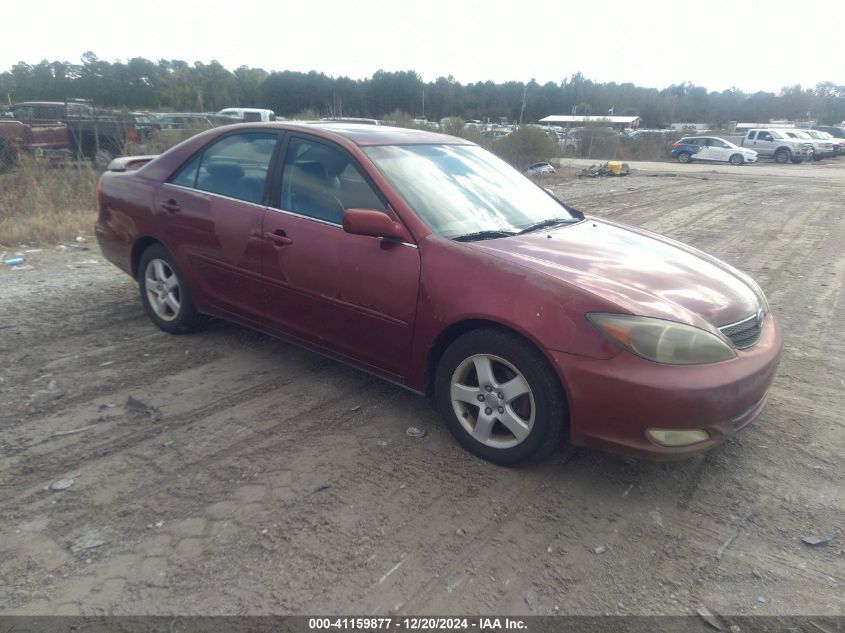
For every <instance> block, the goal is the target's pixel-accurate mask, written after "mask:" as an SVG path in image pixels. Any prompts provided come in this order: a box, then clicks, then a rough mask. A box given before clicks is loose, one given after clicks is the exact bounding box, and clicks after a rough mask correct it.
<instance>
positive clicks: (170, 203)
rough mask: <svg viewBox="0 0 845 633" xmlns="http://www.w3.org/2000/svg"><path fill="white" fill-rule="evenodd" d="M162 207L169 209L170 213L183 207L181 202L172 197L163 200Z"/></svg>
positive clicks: (176, 211)
mask: <svg viewBox="0 0 845 633" xmlns="http://www.w3.org/2000/svg"><path fill="white" fill-rule="evenodd" d="M161 208H162V209H164V210H165V211H167V212H168V213H178V212H179V211H180V210H181V209H182V207H180V206H179V204H178V203H177V202H176V201H175V200H174V199H173V198H171V199H170V200H168V201H167V202H162V203H161Z"/></svg>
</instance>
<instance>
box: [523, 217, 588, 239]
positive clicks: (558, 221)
mask: <svg viewBox="0 0 845 633" xmlns="http://www.w3.org/2000/svg"><path fill="white" fill-rule="evenodd" d="M580 221H581V219H580V218H550V219H548V220H543V221H541V222H537V223H536V224H532V225H531V226H527V227H525V228H524V229H522V230H521V231H520V232H519V233H517V235H523V234H525V233H531V232H532V231H539V230H540V229H545V228H548V227H550V226H558V225H560V224H575V223H576V222H580Z"/></svg>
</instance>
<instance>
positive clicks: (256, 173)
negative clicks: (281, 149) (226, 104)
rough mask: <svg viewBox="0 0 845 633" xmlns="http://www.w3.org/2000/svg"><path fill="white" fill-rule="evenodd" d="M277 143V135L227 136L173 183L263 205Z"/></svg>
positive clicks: (186, 168) (190, 163)
mask: <svg viewBox="0 0 845 633" xmlns="http://www.w3.org/2000/svg"><path fill="white" fill-rule="evenodd" d="M276 141H277V136H276V135H275V134H262V133H244V134H233V135H231V136H226V137H224V138H222V139H220V140H219V141H216V142H214V143H213V144H212V145H210V146H209V147H207V148H206V149H205V151H203V152H202V154H200V155H199V156H197V157H196V158H194V159H193V160H191V161H190V162H189V163H188V164H187V165H185V166H184V167H183V168H182V169H180V170H179V171H178V172H177V173H176V175H175V176H173V177H172V178H171V179H170V181H169V182H171V183H173V184H174V185H182V186H183V187H192V188H195V189H200V190H202V191H208V192H209V193H217V194H220V195H222V196H227V197H229V198H237V199H238V200H244V201H246V202H252V203H255V204H261V203H262V202H263V199H264V184H265V182H266V180H267V170H268V169H269V167H270V160H271V159H272V158H273V150H274V149H275V147H276Z"/></svg>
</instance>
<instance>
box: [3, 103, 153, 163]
mask: <svg viewBox="0 0 845 633" xmlns="http://www.w3.org/2000/svg"><path fill="white" fill-rule="evenodd" d="M11 112H12V116H13V118H14V119H15V120H17V121H20V122H21V123H25V124H29V125H45V124H54V123H63V124H64V125H65V126H66V127H67V131H68V136H69V139H70V149H71V152H72V153H73V155H74V156H83V157H85V158H88V159H90V160H93V161H94V162H96V163H98V164H100V163H102V166H103V167H105V165H106V164H108V162H109V161H110V160H111V159H112V158H114V157H115V156H118V155H120V154H122V153H123V148H124V147H125V146H126V142H127V140H132V139H134V138H136V137H137V130H136V129H135V123H134V120H133V119H132V118H131V117H127V116H124V115H123V114H122V113H120V112H109V111H102V110H98V109H95V108H94V107H93V106H92V105H91V104H90V103H86V102H83V101H70V100H69V101H67V102H65V101H26V102H23V103H16V104H15V105H13V106H12V107H11Z"/></svg>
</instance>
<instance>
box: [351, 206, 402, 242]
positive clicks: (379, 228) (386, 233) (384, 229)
mask: <svg viewBox="0 0 845 633" xmlns="http://www.w3.org/2000/svg"><path fill="white" fill-rule="evenodd" d="M343 230H344V231H346V232H347V233H352V234H353V235H369V236H371V237H383V238H385V239H388V240H398V241H400V242H404V241H407V240H408V234H407V233H406V232H405V229H404V228H403V226H402V225H401V224H399V223H398V222H394V221H393V220H392V219H390V216H389V215H387V214H386V213H384V212H383V211H376V210H375V209H347V210H346V211H345V212H344V213H343Z"/></svg>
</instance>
